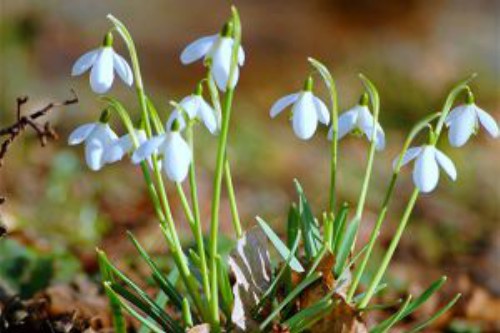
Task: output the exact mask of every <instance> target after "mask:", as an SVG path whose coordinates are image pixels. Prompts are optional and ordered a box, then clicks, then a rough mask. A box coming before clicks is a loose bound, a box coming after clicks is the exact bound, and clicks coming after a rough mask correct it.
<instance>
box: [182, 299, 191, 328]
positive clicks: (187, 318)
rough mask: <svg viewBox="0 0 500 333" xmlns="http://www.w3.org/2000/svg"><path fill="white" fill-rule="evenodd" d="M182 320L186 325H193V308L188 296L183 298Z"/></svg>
mask: <svg viewBox="0 0 500 333" xmlns="http://www.w3.org/2000/svg"><path fill="white" fill-rule="evenodd" d="M182 320H184V324H185V325H186V327H193V317H192V316H191V308H190V306H189V301H188V300H187V298H186V297H184V298H183V299H182Z"/></svg>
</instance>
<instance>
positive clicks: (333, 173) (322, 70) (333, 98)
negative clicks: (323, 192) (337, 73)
mask: <svg viewBox="0 0 500 333" xmlns="http://www.w3.org/2000/svg"><path fill="white" fill-rule="evenodd" d="M308 61H309V63H311V65H312V66H313V67H314V68H316V70H317V71H318V72H319V74H320V75H321V77H322V78H323V81H324V83H325V85H326V87H327V88H328V92H329V95H330V107H331V108H330V112H331V114H330V116H331V118H332V134H333V136H332V142H331V145H330V152H331V155H330V156H331V157H330V191H329V193H330V196H329V201H328V210H329V212H330V213H332V214H334V213H335V206H336V204H337V203H336V193H335V190H336V179H337V155H338V140H337V133H338V128H339V124H338V93H337V86H336V84H335V80H334V79H333V77H332V75H331V73H330V71H329V70H328V68H327V67H326V66H325V65H323V64H322V63H321V62H319V61H318V60H316V59H313V58H308Z"/></svg>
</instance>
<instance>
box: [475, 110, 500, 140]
mask: <svg viewBox="0 0 500 333" xmlns="http://www.w3.org/2000/svg"><path fill="white" fill-rule="evenodd" d="M475 109H476V113H477V117H478V118H479V122H480V123H481V125H483V127H484V129H485V130H486V132H488V133H489V134H490V135H491V136H492V137H494V138H497V137H498V134H499V133H498V132H499V131H498V124H497V122H496V120H495V119H494V118H493V117H492V116H490V115H489V114H488V113H487V112H486V111H484V110H483V109H481V108H479V107H477V106H476V108H475Z"/></svg>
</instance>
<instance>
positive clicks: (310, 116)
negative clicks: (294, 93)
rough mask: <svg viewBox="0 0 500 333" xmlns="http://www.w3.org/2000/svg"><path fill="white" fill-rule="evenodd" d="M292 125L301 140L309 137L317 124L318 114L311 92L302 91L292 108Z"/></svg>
mask: <svg viewBox="0 0 500 333" xmlns="http://www.w3.org/2000/svg"><path fill="white" fill-rule="evenodd" d="M292 125H293V130H294V132H295V134H296V135H297V136H298V137H299V138H300V139H302V140H307V139H310V138H311V137H312V136H313V135H314V132H315V131H316V127H317V126H318V114H317V113H316V106H315V105H314V100H313V95H312V93H311V92H303V93H302V95H301V96H300V97H299V98H298V99H297V101H296V102H295V104H294V105H293V108H292Z"/></svg>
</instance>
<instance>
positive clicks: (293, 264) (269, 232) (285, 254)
mask: <svg viewBox="0 0 500 333" xmlns="http://www.w3.org/2000/svg"><path fill="white" fill-rule="evenodd" d="M256 219H257V222H258V223H259V225H260V227H261V228H262V231H264V233H265V234H266V236H267V238H269V240H270V241H271V243H273V245H274V247H275V248H276V250H277V251H278V253H279V255H280V256H281V258H283V260H287V258H289V257H290V255H291V252H290V250H289V249H288V247H287V246H286V245H285V243H283V242H282V241H281V239H280V238H279V237H278V235H276V233H275V232H274V231H273V229H271V227H270V226H269V225H268V224H267V223H266V222H265V221H264V220H263V219H261V218H260V217H259V216H257V217H256ZM289 265H290V268H291V269H293V270H294V271H296V272H299V273H301V272H304V267H302V265H301V264H300V262H299V260H298V259H297V258H295V256H292V259H291V260H290V263H289Z"/></svg>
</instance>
